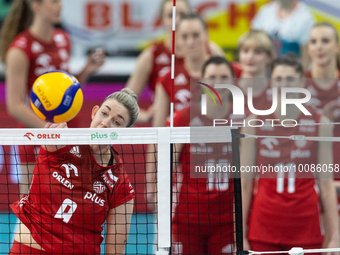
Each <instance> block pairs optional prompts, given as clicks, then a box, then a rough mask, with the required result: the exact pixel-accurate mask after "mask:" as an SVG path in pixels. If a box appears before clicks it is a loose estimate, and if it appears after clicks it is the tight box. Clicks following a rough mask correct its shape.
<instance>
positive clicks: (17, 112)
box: [7, 103, 46, 128]
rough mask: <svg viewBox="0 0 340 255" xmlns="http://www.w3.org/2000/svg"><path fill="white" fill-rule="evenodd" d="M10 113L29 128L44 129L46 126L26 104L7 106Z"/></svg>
mask: <svg viewBox="0 0 340 255" xmlns="http://www.w3.org/2000/svg"><path fill="white" fill-rule="evenodd" d="M7 109H8V113H9V114H10V115H11V116H12V117H14V118H15V119H16V120H18V121H19V122H21V123H22V124H23V125H25V126H26V127H28V128H43V127H44V126H45V124H46V122H44V121H43V120H41V119H40V118H39V117H38V116H37V115H36V114H35V113H34V112H33V110H32V109H30V108H29V107H28V106H27V105H25V104H24V103H19V104H16V105H13V104H7Z"/></svg>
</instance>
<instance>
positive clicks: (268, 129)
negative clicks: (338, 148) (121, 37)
mask: <svg viewBox="0 0 340 255" xmlns="http://www.w3.org/2000/svg"><path fill="white" fill-rule="evenodd" d="M271 77H272V87H278V88H280V87H302V86H304V82H303V81H302V77H303V68H302V65H301V63H299V62H298V61H297V60H296V59H295V58H292V57H288V56H283V57H280V58H278V59H276V60H274V62H273V70H272V76H271ZM278 94H279V95H280V89H279V90H278ZM291 96H292V97H294V98H297V97H299V96H300V95H299V94H292V95H291ZM280 101H281V100H280V96H278V107H277V109H276V111H275V112H274V113H273V114H271V115H270V116H256V117H255V116H253V115H252V116H250V117H249V119H261V120H263V121H265V119H277V121H276V122H274V124H277V123H280V121H281V120H283V119H294V120H296V121H297V123H299V124H302V125H301V126H297V127H294V128H293V127H283V126H274V127H272V125H271V122H265V124H266V125H267V126H263V127H259V128H256V129H254V128H251V127H246V128H244V129H243V130H242V133H245V134H250V135H258V136H267V137H259V138H258V139H256V140H255V139H254V138H247V139H242V140H241V145H240V146H241V147H240V148H241V167H247V166H249V167H252V166H262V167H263V166H269V165H270V166H271V167H286V168H287V169H288V170H286V173H285V172H284V171H278V172H274V171H271V173H269V171H268V172H267V173H261V172H260V173H257V174H258V175H259V181H258V184H257V191H256V192H255V194H252V183H253V181H252V177H253V176H254V172H251V171H250V172H248V173H245V172H244V173H242V177H243V178H242V200H243V212H244V213H243V217H244V218H243V219H244V226H245V230H244V247H245V248H244V249H245V250H248V249H251V250H254V251H288V250H290V249H291V248H292V247H302V248H304V249H315V248H322V242H323V236H322V233H321V229H320V221H319V216H320V212H319V206H318V202H319V195H320V198H321V203H322V205H323V207H324V213H325V217H326V219H327V222H328V224H329V226H330V229H329V231H330V233H329V234H330V237H331V239H330V242H329V243H328V244H327V247H329V248H335V247H339V232H338V216H337V208H336V193H335V188H334V183H333V173H332V172H331V171H330V169H328V171H327V172H320V173H318V174H319V175H318V177H319V188H320V194H318V192H317V188H316V187H317V185H316V183H315V179H314V178H315V177H314V175H313V173H312V172H308V171H304V168H303V169H302V171H299V169H301V167H312V165H314V166H316V164H321V166H322V167H325V166H326V167H327V168H328V166H329V164H332V163H333V159H332V144H331V143H330V142H325V141H320V142H315V141H307V140H295V141H294V140H290V139H278V138H275V136H278V135H279V136H291V135H296V136H299V135H303V136H311V137H317V136H320V137H331V136H332V128H331V126H330V125H303V124H306V123H308V124H317V123H329V120H328V119H327V118H326V117H325V116H321V115H319V114H317V113H316V112H315V111H314V110H313V109H312V108H308V111H310V113H311V114H312V115H304V114H303V113H302V112H300V110H299V109H298V108H297V107H296V106H295V105H287V106H286V107H287V115H285V116H282V115H281V104H280ZM249 119H248V120H249ZM294 169H296V171H294ZM247 227H248V229H247ZM248 240H249V243H248Z"/></svg>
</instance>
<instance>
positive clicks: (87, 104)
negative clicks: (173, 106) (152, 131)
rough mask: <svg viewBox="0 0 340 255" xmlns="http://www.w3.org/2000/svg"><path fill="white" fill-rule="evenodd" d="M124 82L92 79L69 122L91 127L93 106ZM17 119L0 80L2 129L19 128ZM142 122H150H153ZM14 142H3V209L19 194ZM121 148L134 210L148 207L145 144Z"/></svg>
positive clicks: (144, 103)
mask: <svg viewBox="0 0 340 255" xmlns="http://www.w3.org/2000/svg"><path fill="white" fill-rule="evenodd" d="M124 85H125V84H122V83H91V84H87V85H86V86H84V88H83V93H84V104H83V107H82V109H81V111H80V113H79V114H78V115H77V117H76V118H75V119H74V121H72V123H70V125H71V126H76V127H84V128H86V127H89V125H90V122H91V110H92V107H93V106H94V105H96V104H99V105H100V104H101V103H102V101H103V100H104V99H105V98H106V96H108V95H109V94H111V93H113V92H115V91H118V90H120V89H122V88H123V87H124ZM150 95H151V94H150V91H148V90H146V91H145V92H144V93H143V94H142V95H141V96H140V98H139V105H140V107H141V108H147V107H148V106H149V105H150V104H151V101H150V98H151V97H150ZM17 125H18V122H16V121H15V120H14V119H13V118H12V117H10V116H9V115H8V114H7V112H6V102H5V86H4V84H3V83H0V132H1V129H2V128H16V127H17ZM135 126H136V127H138V126H139V127H140V126H150V123H146V124H143V125H135ZM15 149H16V148H15V147H14V146H0V211H10V208H9V205H10V204H11V203H13V202H14V201H16V200H17V199H18V198H19V185H18V182H19V178H18V173H19V171H20V168H19V167H18V166H17V162H18V158H17V157H15V155H14V152H15ZM117 151H118V152H121V154H122V157H123V160H124V165H125V170H126V172H127V173H128V174H129V178H130V181H131V183H132V185H133V186H134V188H135V192H136V199H135V211H136V212H146V211H148V209H147V206H146V203H145V158H146V155H145V151H146V145H144V146H143V145H133V146H132V145H122V146H117Z"/></svg>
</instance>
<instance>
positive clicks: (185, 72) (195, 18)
mask: <svg viewBox="0 0 340 255" xmlns="http://www.w3.org/2000/svg"><path fill="white" fill-rule="evenodd" d="M207 29H208V28H207V25H206V23H205V22H204V21H203V19H202V18H201V17H200V16H199V15H198V14H196V13H189V14H186V15H185V16H183V17H182V19H181V20H180V22H179V24H178V28H177V35H178V43H179V45H180V47H181V49H182V51H183V54H184V55H183V58H184V62H183V64H179V65H176V66H175V72H174V110H175V111H177V110H180V109H183V108H185V107H186V106H188V105H189V102H190V97H191V95H190V78H200V77H201V72H202V66H203V64H204V62H205V61H206V60H207V59H208V58H209V53H208V52H207V49H206V43H207V41H208V30H207ZM170 92H171V72H170V71H169V72H168V73H167V74H165V75H164V76H162V77H160V78H159V80H158V83H157V84H156V95H155V102H154V107H155V109H157V111H156V112H155V115H154V119H153V126H154V127H161V126H164V123H165V120H166V118H167V117H168V116H169V114H170Z"/></svg>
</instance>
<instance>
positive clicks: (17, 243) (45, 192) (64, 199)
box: [9, 88, 139, 254]
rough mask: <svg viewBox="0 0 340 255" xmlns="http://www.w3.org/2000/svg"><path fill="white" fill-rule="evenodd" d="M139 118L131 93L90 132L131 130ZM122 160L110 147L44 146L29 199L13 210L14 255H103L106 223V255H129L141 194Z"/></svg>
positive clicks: (100, 114)
mask: <svg viewBox="0 0 340 255" xmlns="http://www.w3.org/2000/svg"><path fill="white" fill-rule="evenodd" d="M138 112H139V107H138V104H137V96H136V94H135V93H133V91H131V90H130V89H126V88H125V89H123V90H121V91H119V92H115V93H112V94H111V95H109V96H108V97H107V98H106V99H105V100H104V102H103V103H102V105H101V106H98V105H96V106H94V107H93V109H92V114H91V119H92V121H91V125H90V127H91V128H125V127H131V126H133V124H134V122H135V121H136V119H137V117H138ZM45 128H67V124H66V123H60V124H57V123H56V124H52V123H47V124H46V126H45ZM75 152H78V153H75ZM121 157H122V156H120V155H119V154H118V153H117V152H116V150H115V149H114V148H113V147H112V146H110V145H90V146H89V145H81V146H77V148H75V147H74V146H63V145H58V146H56V145H45V146H42V147H41V149H40V152H39V155H38V159H37V164H36V167H35V169H34V173H33V177H32V183H31V187H30V191H29V193H28V194H27V195H24V196H23V197H22V198H21V199H20V200H19V201H17V202H16V203H14V204H13V205H12V209H13V211H14V213H15V214H16V216H17V217H18V218H19V219H20V221H21V224H20V228H19V230H18V231H17V234H16V236H15V240H14V244H13V246H12V249H11V251H10V253H9V254H52V253H53V254H100V245H101V243H102V241H103V236H102V235H101V232H102V231H103V225H104V222H105V221H107V229H106V252H105V253H106V254H123V253H124V251H125V245H126V241H127V238H128V235H129V229H130V220H131V215H132V211H133V199H134V197H135V193H134V189H133V188H132V186H131V183H130V181H129V179H128V176H127V174H126V173H125V171H124V168H123V165H124V164H123V161H122V159H121ZM64 165H68V166H72V171H71V170H68V169H66V168H65V167H64ZM53 172H54V173H57V175H55V174H54V173H53ZM52 173H53V175H51V174H52ZM51 176H53V177H51ZM58 176H62V177H61V178H63V179H65V180H66V181H65V182H63V184H64V185H61V184H60V183H61V181H60V180H59V179H58V178H59V177H58ZM61 178H60V179H61ZM66 183H69V185H65V184H66ZM42 184H47V185H42ZM70 184H72V185H70ZM96 185H97V186H96ZM76 186H78V187H76ZM66 210H67V212H65V211H66ZM94 215H95V217H94Z"/></svg>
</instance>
